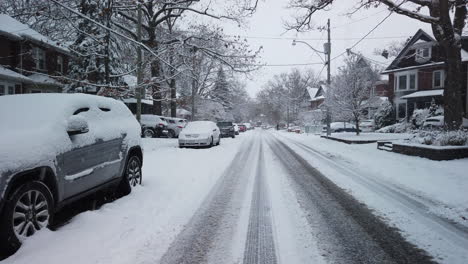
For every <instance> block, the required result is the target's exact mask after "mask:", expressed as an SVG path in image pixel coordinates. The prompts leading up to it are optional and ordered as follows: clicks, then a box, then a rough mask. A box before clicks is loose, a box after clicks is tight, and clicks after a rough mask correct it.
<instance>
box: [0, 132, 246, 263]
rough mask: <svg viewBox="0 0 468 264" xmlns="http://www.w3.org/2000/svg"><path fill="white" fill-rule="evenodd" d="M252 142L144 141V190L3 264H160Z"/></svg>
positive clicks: (32, 243)
mask: <svg viewBox="0 0 468 264" xmlns="http://www.w3.org/2000/svg"><path fill="white" fill-rule="evenodd" d="M250 136H251V135H250V133H244V134H242V135H241V136H239V137H236V139H230V138H226V139H223V140H222V142H221V145H220V146H217V147H214V148H211V149H179V148H178V147H177V146H178V145H177V139H144V141H143V143H144V149H145V153H144V163H143V186H141V187H139V188H137V189H136V190H135V191H134V192H133V193H132V194H130V195H128V196H126V197H123V198H121V199H119V200H117V201H114V202H112V203H109V204H106V205H104V206H103V207H101V208H100V209H99V210H96V211H88V212H84V213H81V214H79V215H77V216H76V217H74V218H73V219H72V220H71V222H70V223H69V224H66V225H65V226H63V227H62V228H60V229H59V230H57V231H54V232H52V231H49V230H45V231H43V232H40V233H39V234H37V235H35V236H34V237H32V238H31V239H29V240H27V241H26V242H25V243H24V245H23V246H22V247H21V249H20V250H19V251H18V252H17V253H16V254H14V255H13V256H11V257H10V258H8V259H6V260H4V261H3V262H2V263H15V264H20V263H25V264H26V263H28V264H29V263H49V264H54V263H57V264H63V263H69V264H72V263H106V264H107V263H112V264H118V263H125V264H127V263H158V260H159V259H160V258H161V256H162V254H164V252H165V251H166V250H167V248H168V247H169V244H170V243H171V242H172V241H173V239H174V237H175V236H176V235H177V234H178V233H179V232H180V230H181V229H182V228H183V226H184V225H185V224H186V223H187V222H188V221H189V219H190V217H191V216H192V215H193V214H194V212H195V211H196V210H197V208H198V207H199V206H200V205H201V203H202V201H203V200H204V198H205V197H206V195H207V194H208V193H209V190H210V189H211V188H212V186H213V185H214V184H215V183H216V181H217V179H218V177H219V176H220V175H222V172H223V171H224V170H225V169H226V168H227V167H228V166H229V164H230V162H231V161H232V160H233V158H234V156H235V155H236V153H237V151H238V150H239V147H240V146H241V145H242V142H243V141H244V140H246V139H247V138H248V137H250Z"/></svg>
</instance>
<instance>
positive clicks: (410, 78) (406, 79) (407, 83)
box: [395, 72, 417, 91]
mask: <svg viewBox="0 0 468 264" xmlns="http://www.w3.org/2000/svg"><path fill="white" fill-rule="evenodd" d="M416 74H417V73H416V72H409V73H408V72H406V73H401V74H399V75H397V76H396V77H395V78H397V79H396V81H395V85H396V90H397V91H406V90H416V87H417V78H416V76H417V75H416Z"/></svg>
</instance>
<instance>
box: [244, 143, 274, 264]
mask: <svg viewBox="0 0 468 264" xmlns="http://www.w3.org/2000/svg"><path fill="white" fill-rule="evenodd" d="M262 141H263V140H262ZM262 141H261V142H260V144H261V145H260V155H259V157H258V165H257V172H256V176H255V185H254V189H253V194H252V205H251V207H250V218H249V227H248V231H247V241H246V243H245V252H244V264H276V263H277V256H276V250H275V242H274V234H273V227H272V218H271V206H270V200H269V194H268V189H267V186H266V182H265V175H264V162H265V161H264V153H263V147H262V144H263V142H262Z"/></svg>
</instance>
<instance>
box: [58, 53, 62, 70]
mask: <svg viewBox="0 0 468 264" xmlns="http://www.w3.org/2000/svg"><path fill="white" fill-rule="evenodd" d="M57 71H58V72H60V73H63V57H62V56H60V55H58V56H57Z"/></svg>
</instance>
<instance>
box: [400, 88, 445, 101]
mask: <svg viewBox="0 0 468 264" xmlns="http://www.w3.org/2000/svg"><path fill="white" fill-rule="evenodd" d="M443 95H444V89H436V90H427V91H419V92H415V93H412V94H408V95H405V96H402V97H401V99H409V98H418V97H433V96H443Z"/></svg>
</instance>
